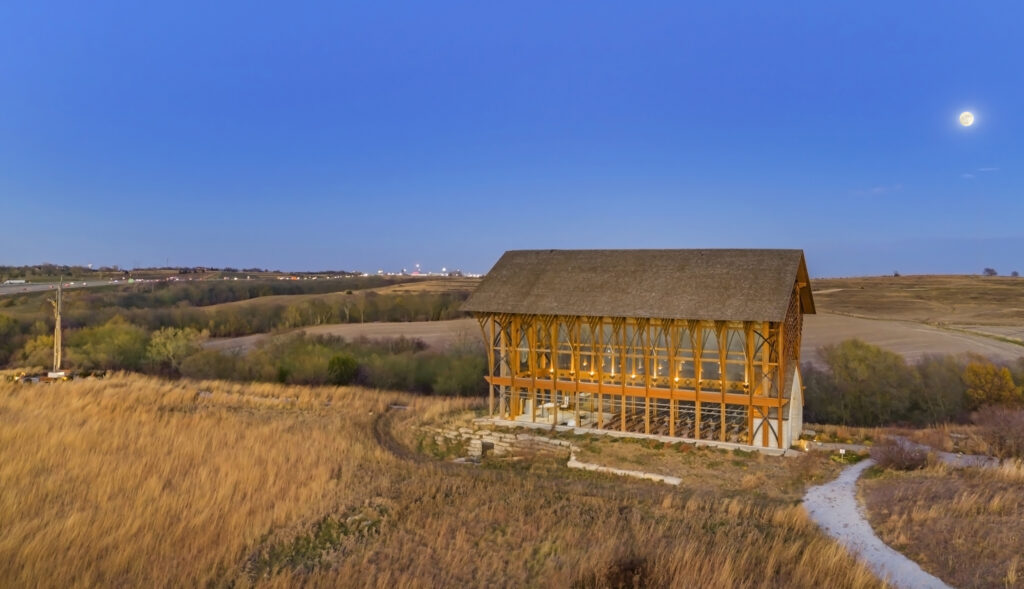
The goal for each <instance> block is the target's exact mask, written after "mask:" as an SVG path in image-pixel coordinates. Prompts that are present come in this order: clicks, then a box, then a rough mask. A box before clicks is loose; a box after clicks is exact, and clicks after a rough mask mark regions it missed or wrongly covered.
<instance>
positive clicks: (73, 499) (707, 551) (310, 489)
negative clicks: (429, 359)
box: [0, 375, 879, 587]
mask: <svg viewBox="0 0 1024 589" xmlns="http://www.w3.org/2000/svg"><path fill="white" fill-rule="evenodd" d="M388 401H401V402H404V403H407V404H409V406H410V409H409V410H408V411H396V412H394V413H393V414H392V415H393V417H394V419H395V429H396V430H399V431H404V432H410V431H412V430H411V429H409V428H410V427H411V426H412V425H413V424H414V423H416V422H418V421H420V420H434V419H436V418H437V416H439V415H441V414H445V413H447V412H450V411H453V410H464V409H465V408H467V407H469V404H470V403H471V402H470V401H466V400H450V399H449V400H440V399H433V398H423V397H418V398H417V397H410V396H405V395H400V394H388V395H381V394H375V393H372V392H370V391H366V390H363V389H356V388H335V387H324V388H306V387H288V386H280V385H266V384H261V385H253V384H233V383H224V382H199V381H187V380H182V381H177V382H168V381H162V380H157V379H152V378H142V377H134V376H124V375H117V376H113V377H111V378H109V379H107V380H102V381H73V382H66V383H60V384H54V385H49V386H27V385H14V384H0V420H2V423H3V427H2V428H0V480H3V493H2V494H0V527H2V529H3V530H4V533H3V535H2V536H0V578H2V579H4V581H5V583H9V584H11V585H15V586H38V585H48V586H61V587H64V586H96V585H99V586H153V585H161V586H165V585H189V586H195V585H229V584H236V585H241V586H247V585H250V584H264V583H265V584H269V585H275V586H281V585H292V584H295V583H297V582H302V583H307V584H311V585H318V586H332V587H333V586H371V587H393V586H399V587H407V586H408V587H417V586H423V587H426V586H430V587H437V586H492V585H497V586H558V587H568V586H578V587H591V586H593V587H600V586H619V585H622V586H634V585H644V586H669V585H673V584H678V583H679V582H680V581H681V580H685V582H686V583H687V584H688V585H692V586H709V587H710V586H714V587H723V586H729V587H759V586H765V587H768V586H771V587H778V586H803V587H809V586H828V587H865V586H879V583H878V581H877V580H875V579H874V578H873V577H872V576H871V574H870V573H869V572H868V571H867V570H866V569H865V568H864V567H862V566H860V565H858V564H857V563H855V562H854V561H853V559H852V558H851V557H850V556H849V555H848V554H847V553H846V552H845V551H844V550H843V549H842V548H841V547H839V546H838V545H837V544H836V543H834V542H832V541H831V540H829V539H827V538H826V537H825V536H824V535H822V534H821V533H820V532H819V531H818V530H817V529H816V528H815V527H814V525H813V524H811V523H810V522H809V521H808V519H807V518H806V516H805V514H804V512H803V511H802V509H801V508H800V507H799V506H794V505H792V503H791V502H790V501H788V500H787V501H783V500H779V499H771V498H766V497H759V496H757V495H756V494H740V493H737V494H735V495H734V496H731V497H723V496H715V495H702V494H699V493H696V494H695V493H694V492H693V491H692V490H690V489H689V488H688V487H687V486H686V485H684V486H683V487H682V488H673V487H666V486H664V485H659V484H656V483H650V482H644V481H627V480H623V479H619V478H616V477H609V476H603V475H595V474H592V473H582V472H578V471H570V470H568V469H566V468H565V466H564V464H563V463H562V461H556V460H554V459H544V458H537V459H534V460H522V461H508V462H506V461H485V463H484V464H483V465H481V466H479V467H473V466H459V465H452V464H442V463H438V462H436V461H432V460H407V459H402V458H400V457H398V456H396V455H395V454H392V453H390V452H388V451H387V450H385V449H384V448H383V447H382V446H380V445H378V443H377V442H375V440H374V436H373V424H374V423H375V420H376V416H377V415H378V414H379V413H380V412H381V411H383V410H384V409H385V407H386V405H387V402H388ZM711 456H714V455H711ZM728 458H729V460H731V459H732V458H731V457H728ZM744 460H748V459H746V458H744ZM775 460H784V459H775ZM720 468H722V469H728V468H732V467H731V465H730V464H729V461H728V460H724V461H723V463H722V464H721V465H720ZM762 474H763V476H764V480H763V481H761V480H760V479H758V480H753V479H752V480H750V481H748V483H747V484H748V485H749V486H751V487H758V486H761V485H766V486H771V485H774V484H776V483H777V482H778V481H777V480H775V479H774V478H773V477H774V475H773V474H772V473H770V472H766V473H762Z"/></svg>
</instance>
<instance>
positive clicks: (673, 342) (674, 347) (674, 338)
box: [668, 319, 679, 436]
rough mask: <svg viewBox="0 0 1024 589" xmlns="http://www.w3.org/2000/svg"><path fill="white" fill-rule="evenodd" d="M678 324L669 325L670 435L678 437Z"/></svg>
mask: <svg viewBox="0 0 1024 589" xmlns="http://www.w3.org/2000/svg"><path fill="white" fill-rule="evenodd" d="M678 325H679V324H678V322H677V321H676V320H674V319H673V320H672V321H671V322H670V323H669V332H668V334H669V337H668V361H669V367H670V370H669V373H670V374H671V376H670V377H669V381H668V435H669V436H675V435H676V382H678V380H679V345H678V342H679V333H678V329H679V327H678Z"/></svg>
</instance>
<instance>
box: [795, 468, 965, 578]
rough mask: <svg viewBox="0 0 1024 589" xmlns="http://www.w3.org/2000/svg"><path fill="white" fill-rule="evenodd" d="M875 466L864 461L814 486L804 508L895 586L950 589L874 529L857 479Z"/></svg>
mask: <svg viewBox="0 0 1024 589" xmlns="http://www.w3.org/2000/svg"><path fill="white" fill-rule="evenodd" d="M874 463H875V461H874V460H871V459H868V460H864V461H862V462H859V463H857V464H855V465H853V466H851V467H849V468H847V469H846V470H844V471H843V472H842V473H840V475H839V477H838V478H836V479H835V480H834V481H831V482H829V483H825V484H824V485H819V486H817V487H811V488H810V489H808V491H807V494H806V495H804V501H803V505H804V509H806V510H807V513H808V515H810V516H811V519H812V520H814V522H815V523H817V524H818V526H819V527H820V528H821V529H822V530H824V531H825V532H826V533H827V534H828V535H829V536H832V537H833V538H835V539H836V540H838V541H839V543H840V544H842V545H843V546H845V547H846V549H847V550H849V551H850V552H851V553H852V554H853V555H854V556H856V557H857V558H860V559H861V560H863V561H864V562H865V563H866V564H867V565H868V567H870V568H871V570H872V571H873V572H874V573H875V574H876V575H878V576H879V577H880V578H881V579H884V580H885V581H886V582H888V583H889V584H891V585H893V586H894V587H906V588H908V589H917V588H926V589H931V588H946V589H948V588H949V585H946V584H945V583H943V582H942V580H941V579H939V578H938V577H935V576H933V575H931V574H929V573H926V572H925V571H924V570H923V569H921V567H920V566H919V565H918V564H917V563H916V562H914V561H912V560H910V559H909V558H907V557H906V556H903V555H902V554H900V553H899V552H897V551H896V550H893V549H892V548H890V547H889V546H888V545H887V544H886V543H885V542H882V540H881V539H880V538H879V537H878V536H876V535H875V531H874V530H872V529H871V524H870V523H868V520H867V517H865V515H864V510H863V508H862V507H861V506H860V503H859V502H858V501H857V479H858V478H860V475H861V473H862V472H864V470H865V469H867V468H868V467H870V466H871V465H873V464H874Z"/></svg>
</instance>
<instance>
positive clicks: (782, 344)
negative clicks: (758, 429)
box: [775, 320, 786, 448]
mask: <svg viewBox="0 0 1024 589" xmlns="http://www.w3.org/2000/svg"><path fill="white" fill-rule="evenodd" d="M785 336H786V322H785V320H783V322H782V323H780V324H779V339H778V343H777V344H776V345H777V346H778V350H779V353H778V359H779V394H778V410H777V415H776V416H775V417H776V418H777V419H778V424H779V427H778V429H776V430H775V439H776V441H777V442H778V444H779V448H782V401H783V388H785V386H786V371H785V366H786V337H785Z"/></svg>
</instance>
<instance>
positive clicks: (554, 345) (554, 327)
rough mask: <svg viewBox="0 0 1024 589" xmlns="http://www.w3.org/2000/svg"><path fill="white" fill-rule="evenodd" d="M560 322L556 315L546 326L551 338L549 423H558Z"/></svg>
mask: <svg viewBox="0 0 1024 589" xmlns="http://www.w3.org/2000/svg"><path fill="white" fill-rule="evenodd" d="M560 323H561V322H560V321H559V319H558V317H557V316H556V317H554V318H552V319H551V325H549V326H548V337H549V338H550V339H551V352H550V353H551V369H550V376H551V425H552V426H555V425H558V379H559V377H560V376H561V368H559V366H558V355H559V353H560V352H561V349H560V348H561V346H559V344H558V336H559V331H560V329H561V325H559V324H560Z"/></svg>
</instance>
